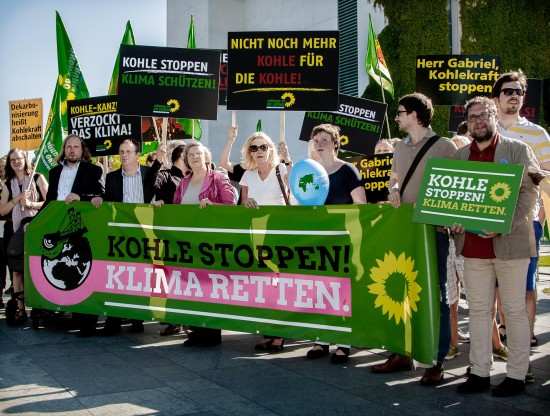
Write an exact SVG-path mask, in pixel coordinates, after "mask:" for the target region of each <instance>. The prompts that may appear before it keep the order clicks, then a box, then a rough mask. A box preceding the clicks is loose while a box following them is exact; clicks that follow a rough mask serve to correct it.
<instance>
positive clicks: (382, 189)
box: [346, 153, 393, 203]
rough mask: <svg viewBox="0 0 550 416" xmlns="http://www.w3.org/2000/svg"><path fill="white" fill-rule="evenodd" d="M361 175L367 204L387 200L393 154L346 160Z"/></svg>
mask: <svg viewBox="0 0 550 416" xmlns="http://www.w3.org/2000/svg"><path fill="white" fill-rule="evenodd" d="M346 162H349V163H351V164H353V166H355V167H356V168H357V170H358V171H359V174H360V175H361V182H362V183H363V186H364V187H365V194H366V196H367V202H369V203H376V202H382V201H387V200H388V188H389V182H390V174H391V166H392V163H393V153H383V154H377V155H368V156H356V157H350V158H346Z"/></svg>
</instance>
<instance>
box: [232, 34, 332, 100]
mask: <svg viewBox="0 0 550 416" xmlns="http://www.w3.org/2000/svg"><path fill="white" fill-rule="evenodd" d="M228 45H229V49H228V84H227V109H228V110H285V111H308V110H311V111H315V110H324V111H334V110H336V109H337V108H338V65H339V33H338V32H337V31H315V32H229V35H228Z"/></svg>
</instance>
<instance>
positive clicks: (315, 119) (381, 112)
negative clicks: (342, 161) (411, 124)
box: [300, 94, 388, 155]
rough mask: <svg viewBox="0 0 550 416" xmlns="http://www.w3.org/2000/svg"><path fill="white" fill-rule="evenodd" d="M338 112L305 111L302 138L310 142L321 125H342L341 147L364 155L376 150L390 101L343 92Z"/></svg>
mask: <svg viewBox="0 0 550 416" xmlns="http://www.w3.org/2000/svg"><path fill="white" fill-rule="evenodd" d="M338 101H339V103H338V111H336V112H331V113H325V112H315V111H308V112H306V113H305V114H304V121H303V123H302V131H301V133H300V140H304V141H309V139H310V135H311V131H312V130H313V128H314V127H315V126H317V125H319V124H323V123H329V124H334V125H335V126H338V127H340V148H341V149H342V150H347V151H350V152H355V153H361V154H364V155H367V154H372V153H374V146H376V142H377V141H378V140H380V136H381V134H382V129H383V125H384V116H385V114H386V108H387V107H388V106H387V104H384V103H379V102H377V101H371V100H364V99H362V98H357V97H352V96H350V95H344V94H339V100H338Z"/></svg>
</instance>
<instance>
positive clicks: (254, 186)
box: [0, 71, 550, 396]
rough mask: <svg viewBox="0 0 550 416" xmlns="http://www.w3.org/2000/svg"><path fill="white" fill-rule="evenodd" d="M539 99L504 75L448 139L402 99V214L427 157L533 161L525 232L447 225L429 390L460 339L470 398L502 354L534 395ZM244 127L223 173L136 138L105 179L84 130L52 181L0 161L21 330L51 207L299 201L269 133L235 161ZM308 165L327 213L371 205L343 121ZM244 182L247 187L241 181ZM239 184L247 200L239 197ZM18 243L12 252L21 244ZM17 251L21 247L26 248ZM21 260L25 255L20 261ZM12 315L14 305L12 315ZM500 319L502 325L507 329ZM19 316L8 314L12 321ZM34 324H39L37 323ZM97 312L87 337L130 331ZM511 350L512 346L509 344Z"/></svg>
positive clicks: (185, 150)
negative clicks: (318, 179)
mask: <svg viewBox="0 0 550 416" xmlns="http://www.w3.org/2000/svg"><path fill="white" fill-rule="evenodd" d="M526 91H527V81H526V78H525V76H524V74H523V73H522V72H521V71H512V72H509V73H506V74H503V75H501V76H500V77H499V78H498V80H497V82H496V84H495V86H494V88H493V97H492V99H491V98H487V97H475V98H473V99H471V100H469V101H468V102H467V103H466V106H465V116H466V120H465V122H464V123H463V124H462V125H461V126H460V129H459V130H460V131H459V132H458V133H459V134H458V135H456V136H454V137H453V138H452V139H448V138H445V137H441V136H439V135H438V134H437V133H436V132H434V131H433V130H432V128H431V121H432V117H433V114H434V109H433V105H432V103H431V100H430V99H429V98H428V97H426V96H425V95H423V94H420V93H412V94H408V95H405V96H403V97H402V98H400V100H399V106H398V110H397V113H396V116H395V122H396V123H397V125H398V126H399V130H400V131H401V132H403V133H405V134H406V137H405V138H404V139H402V140H399V139H392V140H381V141H380V142H378V143H377V144H376V147H375V153H376V154H378V153H393V165H392V169H391V176H390V180H389V188H388V192H389V194H388V203H390V204H391V205H392V206H393V207H395V208H398V207H399V206H400V205H401V204H402V203H407V204H414V203H415V202H416V201H417V199H418V197H419V192H420V185H421V181H422V176H423V173H424V170H425V167H426V161H427V159H428V158H430V157H437V158H445V159H457V160H470V161H478V162H485V163H499V161H501V160H504V159H505V160H506V161H507V163H512V164H521V165H524V166H525V167H526V169H525V174H524V176H523V178H522V182H521V188H520V192H519V197H518V202H517V205H516V211H515V215H514V219H513V224H512V227H511V231H510V233H509V234H500V233H493V232H481V233H476V234H474V233H470V232H467V231H466V230H465V229H464V227H463V226H462V225H461V224H460V223H456V224H454V225H453V226H452V227H450V228H446V227H437V232H436V237H435V238H436V247H437V271H438V273H437V275H438V281H437V284H438V288H439V300H440V304H439V313H440V316H439V333H438V349H437V358H436V361H435V362H434V365H433V366H431V367H429V368H427V369H426V370H425V372H424V374H423V375H422V377H421V379H420V383H421V384H423V385H428V386H431V385H437V384H439V383H441V381H442V380H443V378H444V374H445V370H444V363H445V360H451V359H453V358H454V357H456V356H457V355H459V354H460V350H459V348H458V343H459V342H470V343H471V348H470V363H471V364H470V367H469V368H468V372H467V379H466V381H465V382H464V383H462V384H460V385H459V386H458V392H460V393H463V394H470V393H478V392H482V391H486V390H489V389H490V387H491V385H490V371H491V368H492V360H493V357H494V356H495V357H497V358H500V359H503V360H505V361H507V362H508V364H507V376H506V378H505V380H504V381H503V382H502V383H501V384H499V385H498V386H496V387H495V388H494V389H493V391H492V392H493V394H494V395H496V396H512V395H516V394H518V393H521V392H522V391H524V389H525V384H526V383H529V382H533V381H534V373H533V371H532V367H531V365H530V362H529V353H530V347H531V346H532V345H536V344H537V343H538V340H537V338H536V337H535V335H534V318H535V314H536V277H537V262H538V254H537V253H538V244H539V240H540V237H541V232H542V231H541V230H542V224H543V223H544V220H545V216H544V207H542V205H541V202H540V200H539V193H538V184H539V183H540V181H541V180H543V179H544V177H545V176H546V171H550V137H549V136H548V133H547V132H546V131H545V130H544V129H543V128H541V127H540V126H537V125H535V124H532V123H530V122H528V121H527V120H526V119H525V118H523V117H520V115H519V109H520V108H521V106H522V104H523V100H524V98H525V93H526ZM237 134H238V126H231V127H230V129H229V135H228V141H227V145H226V147H225V149H224V150H223V153H222V155H221V160H220V165H221V168H222V170H218V169H216V166H215V164H214V163H213V161H212V155H211V153H210V151H209V149H208V148H207V147H205V146H204V145H203V144H202V143H201V142H197V141H191V142H189V143H187V144H186V143H184V142H180V141H178V142H174V143H172V144H171V145H170V146H169V148H168V149H167V148H166V147H165V146H160V147H159V148H158V150H157V151H156V152H155V154H154V155H150V157H148V158H147V166H143V165H140V163H139V161H138V158H139V156H140V143H139V142H138V141H135V140H132V139H129V140H125V141H123V142H122V143H121V145H120V148H119V157H120V161H121V167H120V168H119V169H117V170H112V171H109V172H108V173H107V174H106V175H104V174H103V171H102V168H101V167H100V166H98V165H96V164H94V163H93V162H92V159H91V156H90V152H89V151H88V149H87V147H86V143H85V141H84V140H82V139H81V138H80V137H79V136H77V135H69V136H68V137H67V138H66V139H65V141H64V142H63V147H62V150H61V153H60V155H59V157H58V159H57V163H58V165H57V166H56V167H55V168H53V169H52V170H51V171H50V172H49V178H48V180H46V178H45V177H44V176H42V175H40V174H36V175H32V169H31V166H30V164H29V161H28V160H27V156H26V154H25V152H23V151H22V150H20V149H17V148H14V149H11V150H10V152H9V153H8V155H7V158H4V159H0V168H1V169H2V171H1V172H0V173H2V178H3V181H2V183H1V189H2V194H1V199H0V215H1V216H2V219H3V221H4V222H3V227H1V228H3V236H2V243H3V247H2V250H1V252H2V253H1V261H2V263H1V264H0V278H1V282H0V283H1V285H2V290H3V288H5V287H6V286H7V283H8V281H9V279H8V275H7V273H6V264H9V276H11V281H12V283H13V289H11V293H12V302H11V306H10V307H9V308H8V307H7V308H6V318H7V321H8V323H9V324H11V325H17V324H22V323H24V322H25V321H26V320H27V312H26V309H25V302H24V285H23V279H24V276H23V268H22V267H21V266H20V264H22V260H21V259H19V264H17V261H16V260H17V259H16V256H15V254H14V252H15V251H13V250H12V246H14V245H15V242H16V241H17V239H16V236H17V235H22V234H23V233H24V229H25V225H26V224H28V222H29V221H30V220H32V218H33V217H34V216H36V215H37V213H38V212H39V210H40V209H41V208H43V207H44V206H46V205H47V204H49V203H50V202H51V201H56V200H57V201H65V202H66V203H67V204H71V203H72V202H74V201H90V202H91V203H92V204H93V205H94V206H96V207H99V206H100V205H101V204H102V203H103V202H104V201H111V202H123V203H154V204H156V205H157V206H158V207H161V206H162V205H163V204H195V205H199V206H200V207H201V208H204V209H208V206H209V205H235V204H240V205H243V206H245V207H247V208H250V209H257V208H258V207H260V206H266V205H292V204H295V203H296V200H295V199H293V197H292V195H291V193H290V192H289V182H288V177H289V173H290V171H291V170H292V167H293V161H292V158H291V156H290V154H289V151H288V148H287V146H286V143H285V142H284V141H282V142H279V144H278V146H276V145H275V144H274V142H273V141H272V140H271V138H270V137H269V136H268V135H267V134H265V133H264V132H254V133H253V134H251V135H250V136H249V137H248V138H247V140H246V141H245V142H244V145H243V147H242V150H241V156H242V159H241V162H240V163H237V164H234V163H232V162H231V161H230V158H231V157H230V156H231V149H232V146H233V144H234V143H235V140H236V138H237ZM308 146H309V147H308V156H309V157H310V158H311V159H314V160H316V161H317V162H319V163H320V164H321V166H322V167H323V168H324V169H325V171H326V172H327V175H328V178H329V190H328V196H327V199H326V202H325V204H327V205H331V204H365V203H367V197H366V194H365V188H364V186H363V184H362V181H361V176H360V174H359V172H358V170H357V169H356V168H355V167H354V166H353V165H352V164H350V163H347V162H345V161H343V160H341V159H339V157H338V155H339V151H340V133H339V128H338V127H337V126H334V125H331V124H320V125H318V126H316V127H315V128H314V129H313V131H312V132H311V136H310V141H309V144H308ZM231 181H233V184H235V185H238V186H233V184H232V182H231ZM237 188H239V189H240V192H238V191H237ZM8 247H10V248H8ZM14 250H15V249H14ZM20 257H21V256H20ZM464 294H465V296H466V298H467V302H468V306H469V326H470V334H469V335H468V334H467V333H464V332H462V331H461V330H460V329H459V328H458V304H459V301H460V299H461V297H462V296H463V295H464ZM8 309H9V310H8ZM497 311H498V315H499V322H500V327H498V325H497ZM8 315H9V319H8ZM39 318H40V315H38V311H37V314H36V315H35V319H33V327H38V325H35V324H36V320H37V319H39ZM97 318H98V317H97V316H94V315H86V314H76V313H73V318H72V319H73V321H74V323H75V325H77V326H78V328H79V333H78V335H79V336H80V337H89V336H93V335H96V334H98V335H102V336H112V335H114V334H116V333H119V332H121V330H122V319H121V318H120V317H114V316H113V317H108V318H107V320H106V321H105V325H104V327H103V328H101V330H98V329H97V326H98V325H97V320H98V319H97ZM166 324H167V326H166V328H165V329H163V330H162V331H161V333H160V335H164V336H166V335H171V334H174V333H176V332H179V331H181V330H182V326H181V325H180V324H175V323H166ZM130 331H131V332H133V333H141V332H143V331H144V326H143V321H140V320H132V321H131V327H130ZM187 335H188V337H187V339H186V341H185V342H184V346H186V347H195V346H203V347H208V346H214V345H218V344H220V343H221V342H222V337H221V330H220V329H218V328H205V327H189V328H188V329H187ZM284 341H285V340H284V338H281V337H278V336H275V335H267V334H265V335H263V337H262V338H261V339H260V340H259V341H258V343H257V344H256V345H255V350H256V351H263V352H269V353H276V352H280V351H282V350H283V349H284ZM504 342H506V344H507V345H505V344H504ZM350 348H351V346H350V345H338V346H337V347H336V349H335V350H334V353H333V354H332V355H331V357H330V360H331V362H332V363H335V364H341V363H345V362H346V361H348V360H349V356H350ZM327 355H329V344H328V343H326V342H323V341H322V340H317V341H316V342H315V343H314V345H313V347H312V348H311V349H310V350H309V351H308V352H307V358H308V359H318V358H321V357H324V356H327ZM412 369H413V361H412V359H411V357H408V356H404V355H400V354H391V355H389V357H388V359H387V361H385V362H384V363H381V364H377V365H374V366H372V371H373V372H375V373H387V372H394V371H409V370H412Z"/></svg>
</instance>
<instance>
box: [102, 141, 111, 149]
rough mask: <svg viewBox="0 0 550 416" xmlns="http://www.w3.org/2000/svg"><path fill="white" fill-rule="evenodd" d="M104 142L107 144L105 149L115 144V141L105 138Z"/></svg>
mask: <svg viewBox="0 0 550 416" xmlns="http://www.w3.org/2000/svg"><path fill="white" fill-rule="evenodd" d="M103 144H104V145H105V149H110V148H111V147H112V146H113V142H111V141H110V140H105V141H104V142H103Z"/></svg>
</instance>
